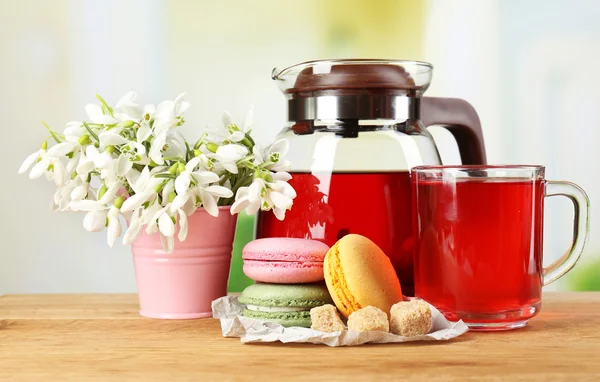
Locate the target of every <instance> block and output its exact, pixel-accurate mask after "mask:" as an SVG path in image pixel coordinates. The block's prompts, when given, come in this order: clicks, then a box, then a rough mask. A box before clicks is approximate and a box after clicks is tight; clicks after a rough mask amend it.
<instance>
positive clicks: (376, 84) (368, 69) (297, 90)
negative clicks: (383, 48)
mask: <svg viewBox="0 0 600 382" xmlns="http://www.w3.org/2000/svg"><path fill="white" fill-rule="evenodd" d="M421 88H422V86H417V85H415V81H414V79H413V78H412V77H411V75H410V73H409V72H407V71H406V70H405V69H404V68H403V67H402V66H399V65H386V64H335V65H332V66H331V68H330V70H329V72H328V73H319V72H317V73H315V72H314V67H313V66H309V67H307V68H304V69H303V70H302V71H301V72H300V73H299V74H298V77H297V78H296V82H295V83H294V86H293V87H292V88H290V89H288V90H287V91H286V93H291V94H297V95H299V96H311V95H317V94H312V93H315V92H317V93H321V92H325V93H326V94H328V95H334V94H357V93H361V94H364V93H370V92H378V93H380V92H382V91H386V92H389V93H391V94H396V93H398V94H410V93H413V92H414V91H416V90H419V89H421Z"/></svg>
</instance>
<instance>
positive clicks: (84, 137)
mask: <svg viewBox="0 0 600 382" xmlns="http://www.w3.org/2000/svg"><path fill="white" fill-rule="evenodd" d="M90 142H91V141H90V136H89V135H88V134H84V135H82V136H81V137H80V138H79V139H78V140H77V143H79V144H80V145H82V146H83V145H87V144H89V143H90Z"/></svg>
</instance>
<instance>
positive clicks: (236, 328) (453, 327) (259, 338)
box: [212, 296, 469, 346]
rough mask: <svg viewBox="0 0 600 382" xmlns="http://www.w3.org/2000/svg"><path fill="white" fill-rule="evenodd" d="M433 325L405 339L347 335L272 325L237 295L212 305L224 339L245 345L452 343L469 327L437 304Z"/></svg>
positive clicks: (389, 335) (379, 334)
mask: <svg viewBox="0 0 600 382" xmlns="http://www.w3.org/2000/svg"><path fill="white" fill-rule="evenodd" d="M429 306H430V308H431V313H432V325H431V329H430V331H429V333H428V334H425V335H421V336H414V337H403V336H398V335H395V334H392V333H386V332H376V331H373V332H354V331H350V330H344V331H343V332H335V333H325V332H320V331H317V330H312V329H310V328H301V327H291V328H286V327H284V326H281V325H279V324H275V323H272V322H267V321H262V320H257V319H254V318H248V317H244V316H242V312H243V310H244V305H242V304H241V303H239V302H238V299H237V296H225V297H221V298H219V299H216V300H214V301H213V302H212V311H213V317H214V318H217V319H219V320H220V321H221V330H222V332H223V336H224V337H239V338H240V341H241V342H242V343H243V344H246V343H253V342H276V341H280V342H283V343H290V342H296V343H311V344H323V345H328V346H356V345H362V344H366V343H380V344H381V343H394V342H410V341H442V340H450V339H452V338H455V337H458V336H460V335H461V334H464V333H466V332H467V331H468V330H469V328H468V326H467V325H466V324H465V323H464V322H462V321H458V322H450V321H448V320H447V319H446V318H445V317H444V315H443V314H441V313H440V312H439V311H438V310H437V309H436V308H435V307H434V306H433V305H431V304H430V305H429Z"/></svg>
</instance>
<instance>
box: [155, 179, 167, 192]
mask: <svg viewBox="0 0 600 382" xmlns="http://www.w3.org/2000/svg"><path fill="white" fill-rule="evenodd" d="M165 184H167V182H162V183H160V184H157V185H156V186H155V187H154V191H156V193H157V194H158V193H159V192H161V191H162V189H163V187H164V186H165Z"/></svg>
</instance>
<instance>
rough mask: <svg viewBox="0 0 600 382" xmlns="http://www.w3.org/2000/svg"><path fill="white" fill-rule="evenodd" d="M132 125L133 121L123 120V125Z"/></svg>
mask: <svg viewBox="0 0 600 382" xmlns="http://www.w3.org/2000/svg"><path fill="white" fill-rule="evenodd" d="M133 125H134V122H133V121H131V120H127V121H125V122H123V127H131V126H133Z"/></svg>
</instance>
